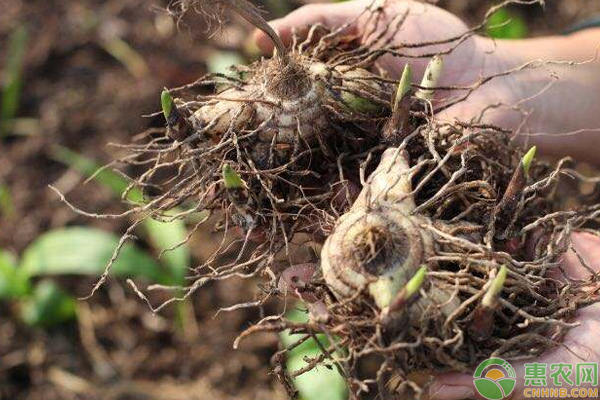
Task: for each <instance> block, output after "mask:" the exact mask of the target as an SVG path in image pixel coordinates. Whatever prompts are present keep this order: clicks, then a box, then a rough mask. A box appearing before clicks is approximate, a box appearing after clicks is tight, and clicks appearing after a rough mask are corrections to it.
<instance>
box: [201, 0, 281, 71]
mask: <svg viewBox="0 0 600 400" xmlns="http://www.w3.org/2000/svg"><path fill="white" fill-rule="evenodd" d="M276 1H280V0H276ZM206 64H207V65H206V66H207V67H208V71H209V72H212V73H218V74H223V75H226V76H231V77H234V78H239V74H238V73H237V72H236V71H235V70H234V69H232V68H231V67H234V66H236V65H240V64H244V59H243V58H242V57H241V56H240V55H239V54H238V53H237V52H233V51H214V52H212V53H211V54H210V55H209V56H208V58H207V60H206Z"/></svg>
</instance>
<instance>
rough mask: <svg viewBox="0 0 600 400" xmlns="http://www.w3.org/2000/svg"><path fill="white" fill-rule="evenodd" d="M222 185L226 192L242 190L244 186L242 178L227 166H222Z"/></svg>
mask: <svg viewBox="0 0 600 400" xmlns="http://www.w3.org/2000/svg"><path fill="white" fill-rule="evenodd" d="M223 183H224V184H225V189H227V190H236V189H243V188H244V187H245V186H246V185H245V183H244V181H243V180H242V178H240V176H239V175H238V173H237V172H235V170H234V169H233V168H231V166H230V165H229V164H225V165H223Z"/></svg>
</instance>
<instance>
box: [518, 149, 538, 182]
mask: <svg viewBox="0 0 600 400" xmlns="http://www.w3.org/2000/svg"><path fill="white" fill-rule="evenodd" d="M536 152H537V147H536V146H533V147H532V148H530V149H529V151H527V153H525V155H524V156H523V160H522V161H521V162H522V164H523V172H525V176H529V169H530V168H531V162H532V161H533V159H534V157H535V153H536Z"/></svg>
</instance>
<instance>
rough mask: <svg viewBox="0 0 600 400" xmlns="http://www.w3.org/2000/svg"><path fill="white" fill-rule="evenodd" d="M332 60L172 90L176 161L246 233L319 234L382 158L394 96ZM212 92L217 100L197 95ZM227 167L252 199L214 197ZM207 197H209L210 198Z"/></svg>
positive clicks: (297, 56) (387, 86)
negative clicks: (382, 136) (362, 174)
mask: <svg viewBox="0 0 600 400" xmlns="http://www.w3.org/2000/svg"><path fill="white" fill-rule="evenodd" d="M329 61H330V60H328V59H327V58H324V57H319V56H316V55H315V54H304V53H291V54H289V57H288V62H287V64H284V61H282V60H281V59H279V58H273V59H263V60H261V61H258V62H256V63H254V64H251V65H250V66H247V67H239V68H237V69H236V70H234V71H232V74H231V75H229V76H225V75H209V76H207V77H205V78H203V79H200V80H199V81H197V82H196V83H195V84H194V85H193V87H190V86H187V87H185V88H184V89H175V90H172V94H173V95H174V97H175V104H176V106H177V109H178V113H179V115H180V116H181V118H182V119H183V120H184V123H183V126H185V129H186V132H185V133H184V134H183V135H182V133H181V132H178V135H179V136H178V138H179V139H180V141H179V147H178V151H180V152H181V154H180V155H179V156H178V157H179V158H180V159H185V160H186V161H188V163H187V165H186V166H185V167H186V168H187V173H188V174H190V173H194V174H195V175H196V176H195V177H191V176H190V175H187V176H189V177H190V184H194V185H196V186H197V187H196V188H195V189H194V192H195V193H198V194H200V197H201V200H202V201H204V202H205V204H203V206H202V208H204V209H211V208H213V209H226V210H228V212H229V213H230V216H231V219H232V220H233V221H234V223H236V224H238V225H240V226H241V227H242V228H243V229H244V231H247V230H248V229H249V228H253V229H254V228H256V229H261V230H264V231H265V230H266V231H267V232H271V233H270V234H271V235H275V231H276V230H279V229H284V230H289V229H291V226H292V225H294V224H296V225H300V224H301V225H302V228H294V229H296V230H298V229H307V227H308V226H312V228H310V229H312V230H314V227H315V226H316V225H317V224H320V223H321V221H323V220H327V219H330V218H335V215H338V214H340V213H342V212H343V211H344V210H345V209H347V207H348V206H349V205H350V203H351V200H350V197H351V196H345V195H343V196H340V195H339V193H340V192H343V193H345V192H346V191H347V190H348V189H347V186H348V185H351V186H353V187H355V186H357V184H358V181H359V175H358V171H359V168H358V167H359V165H360V164H361V162H363V161H364V160H365V159H366V157H367V156H369V154H370V156H371V157H378V150H377V149H375V150H373V151H370V150H371V149H373V147H375V146H376V145H377V144H378V142H379V137H378V136H377V135H376V134H375V132H376V130H377V127H378V126H379V125H380V124H381V123H382V122H383V121H384V120H385V118H386V117H387V116H388V115H389V113H390V100H391V98H392V94H393V90H394V89H393V85H392V84H391V83H390V82H389V81H388V80H386V79H384V78H381V77H378V76H377V75H375V74H373V73H371V72H369V71H368V70H367V69H366V68H365V67H364V66H359V65H355V66H352V65H343V64H339V65H338V63H332V62H329ZM367 66H368V65H367ZM205 85H209V86H210V85H212V86H215V87H216V92H215V93H214V94H212V95H208V96H207V95H193V94H192V93H193V91H194V88H197V87H203V86H205ZM181 126H182V125H181V124H180V125H179V126H178V128H179V130H181V129H182V128H181ZM361 153H364V154H361ZM357 154H359V156H356V155H357ZM224 164H228V165H230V166H232V167H233V169H234V170H235V171H237V173H238V174H239V175H240V177H241V178H242V179H243V180H244V182H245V184H246V187H247V189H248V190H247V191H245V194H246V196H242V198H240V197H239V196H237V197H238V198H237V199H236V200H235V201H231V200H232V199H231V196H229V195H228V194H227V193H223V192H221V193H220V194H219V193H216V194H215V193H214V191H215V190H216V191H217V192H219V190H220V189H221V186H220V185H219V183H218V182H219V181H220V179H221V170H222V166H223V165H224ZM183 168H184V165H181V169H180V170H178V171H177V172H178V173H179V174H181V175H184V174H185V172H184V171H183ZM178 179H179V180H181V178H178ZM210 190H213V193H212V196H203V194H206V193H207V192H209V191H210ZM191 194H192V193H191V192H190V195H191ZM209 203H210V204H209ZM281 221H284V223H283V225H282V224H281ZM317 221H318V222H317ZM282 226H283V228H282ZM287 233H288V232H284V233H283V234H287Z"/></svg>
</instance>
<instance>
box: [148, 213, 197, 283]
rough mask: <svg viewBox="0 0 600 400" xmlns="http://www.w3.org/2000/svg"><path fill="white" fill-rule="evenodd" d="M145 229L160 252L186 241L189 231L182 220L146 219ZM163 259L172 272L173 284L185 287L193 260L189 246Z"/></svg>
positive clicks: (164, 256) (179, 248) (174, 251)
mask: <svg viewBox="0 0 600 400" xmlns="http://www.w3.org/2000/svg"><path fill="white" fill-rule="evenodd" d="M144 227H145V228H146V230H147V232H148V236H149V240H150V242H151V243H152V245H153V246H154V248H156V249H158V250H160V251H162V250H166V249H170V248H172V247H174V246H177V245H179V244H180V243H182V242H184V241H185V240H186V238H187V235H188V230H187V228H186V226H185V224H184V223H183V221H181V220H174V221H171V222H162V221H157V220H154V219H146V220H145V221H144ZM162 259H163V260H164V261H165V264H166V265H167V267H168V268H169V271H170V272H171V278H172V280H173V282H172V283H173V284H175V285H183V284H184V283H185V275H186V272H187V271H188V269H189V267H190V263H191V259H192V256H191V253H190V249H189V247H188V245H187V244H183V245H181V246H179V247H177V248H176V249H173V250H169V251H166V252H165V253H164V254H163V255H162Z"/></svg>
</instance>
